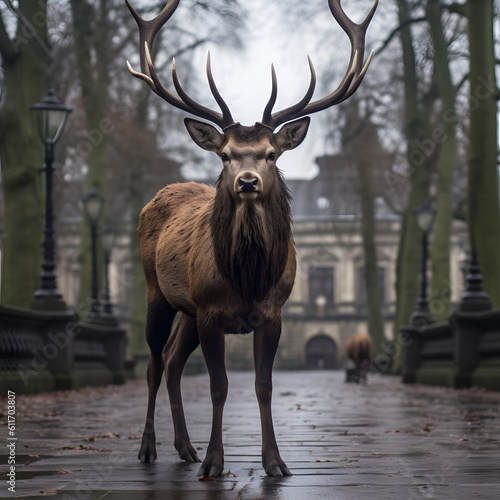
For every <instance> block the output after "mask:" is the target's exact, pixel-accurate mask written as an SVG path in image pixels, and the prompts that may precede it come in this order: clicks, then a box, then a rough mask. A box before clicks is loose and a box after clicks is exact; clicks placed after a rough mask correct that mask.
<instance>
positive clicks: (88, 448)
mask: <svg viewBox="0 0 500 500" xmlns="http://www.w3.org/2000/svg"><path fill="white" fill-rule="evenodd" d="M56 449H57V450H86V451H113V450H111V448H103V449H99V448H94V447H92V446H82V445H79V446H59V447H58V448H56Z"/></svg>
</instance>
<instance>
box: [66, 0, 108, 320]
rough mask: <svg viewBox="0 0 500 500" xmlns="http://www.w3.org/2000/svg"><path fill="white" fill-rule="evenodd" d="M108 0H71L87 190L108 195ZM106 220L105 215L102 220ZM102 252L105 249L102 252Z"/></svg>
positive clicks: (83, 264) (85, 257)
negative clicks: (96, 0)
mask: <svg viewBox="0 0 500 500" xmlns="http://www.w3.org/2000/svg"><path fill="white" fill-rule="evenodd" d="M106 2H107V0H101V1H100V3H99V8H97V7H96V8H95V9H94V8H93V7H92V5H91V4H90V3H89V2H88V0H71V10H72V15H73V32H74V37H75V42H74V44H75V56H76V57H75V59H76V66H77V73H78V81H79V83H80V89H81V95H82V102H83V108H84V111H85V117H86V128H85V130H84V132H83V134H84V137H83V138H82V141H83V142H82V147H80V149H79V151H81V152H82V153H83V154H86V155H87V162H88V174H87V190H88V189H89V188H90V187H91V186H94V187H95V188H96V189H97V191H98V192H99V194H100V195H101V196H105V195H106V190H107V189H106V180H107V175H108V148H107V146H108V134H109V133H110V130H111V129H112V126H111V122H109V121H108V120H107V117H106V104H107V94H108V87H109V73H108V72H109V40H108V34H109V30H107V29H106V23H107V12H106ZM100 223H101V224H102V219H101V221H100ZM101 253H102V252H101ZM90 259H91V241H90V228H89V225H88V223H87V221H86V220H83V224H82V233H81V244H80V291H79V295H78V297H79V299H78V303H79V310H80V311H83V310H84V309H85V305H86V304H88V299H89V296H90V287H91V283H90V277H91V272H90V268H91V260H90ZM98 264H99V265H98V270H99V277H100V283H99V287H101V286H102V284H103V283H102V279H103V276H104V275H103V272H102V270H103V260H102V255H99V262H98Z"/></svg>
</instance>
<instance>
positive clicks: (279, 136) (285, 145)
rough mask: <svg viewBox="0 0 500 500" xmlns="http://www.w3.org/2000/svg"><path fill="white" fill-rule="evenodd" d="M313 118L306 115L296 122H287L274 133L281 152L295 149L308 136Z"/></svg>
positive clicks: (277, 147) (277, 146)
mask: <svg viewBox="0 0 500 500" xmlns="http://www.w3.org/2000/svg"><path fill="white" fill-rule="evenodd" d="M310 122H311V119H310V118H309V117H308V116H306V117H305V118H300V119H299V120H295V121H294V122H290V123H286V124H285V125H283V127H281V129H280V130H279V131H278V132H277V133H276V134H274V142H275V145H276V149H277V150H278V152H279V154H281V153H283V152H284V151H288V150H290V149H295V148H296V147H297V146H298V145H299V144H300V143H301V142H302V141H303V140H304V139H305V137H306V134H307V130H308V128H309V123H310Z"/></svg>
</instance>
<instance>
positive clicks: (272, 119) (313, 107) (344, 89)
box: [262, 0, 378, 129]
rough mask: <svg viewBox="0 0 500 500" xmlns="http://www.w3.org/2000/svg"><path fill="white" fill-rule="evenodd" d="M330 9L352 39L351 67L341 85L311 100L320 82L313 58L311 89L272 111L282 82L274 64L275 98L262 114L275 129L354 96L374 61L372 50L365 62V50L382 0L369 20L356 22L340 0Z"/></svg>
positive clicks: (273, 88) (334, 2) (371, 11)
mask: <svg viewBox="0 0 500 500" xmlns="http://www.w3.org/2000/svg"><path fill="white" fill-rule="evenodd" d="M328 4H329V6H330V10H331V11H332V14H333V17H334V18H335V19H336V20H337V22H338V23H339V24H340V26H341V28H342V29H343V30H344V31H345V32H346V33H347V36H348V37H349V40H350V41H351V58H350V61H349V67H348V70H347V73H346V74H345V76H344V78H343V79H342V81H341V82H340V85H339V86H338V87H337V89H336V90H334V91H333V92H332V93H331V94H330V95H328V96H326V97H323V98H322V99H319V100H317V101H313V102H309V101H310V100H311V97H312V94H313V92H314V87H315V86H316V73H315V71H314V66H313V65H312V62H311V60H310V59H309V58H308V60H309V68H310V71H311V83H310V84H309V89H308V90H307V92H306V95H305V96H304V98H303V99H302V100H301V101H300V102H298V103H297V104H295V105H294V106H290V107H289V108H286V109H284V110H282V111H278V112H276V113H272V114H271V112H272V109H273V107H274V104H275V102H276V96H277V93H278V83H277V80H276V73H275V71H274V67H272V68H271V69H272V81H273V87H272V92H271V98H270V99H269V102H268V104H267V106H266V109H265V110H264V115H263V116H262V123H263V124H265V125H268V126H269V127H271V128H272V129H275V128H276V127H278V126H279V125H281V124H283V123H286V122H288V121H290V120H293V119H295V118H300V117H301V116H306V115H310V114H312V113H316V112H318V111H321V110H323V109H326V108H330V107H331V106H335V105H336V104H339V103H341V102H342V101H345V100H346V99H347V98H349V97H351V95H352V94H354V92H356V90H357V89H358V87H359V86H360V84H361V82H362V81H363V78H364V76H365V73H366V71H367V70H368V66H369V64H370V62H371V59H372V56H373V51H372V52H371V54H370V56H369V57H368V60H367V61H366V63H365V64H363V60H364V54H365V35H366V30H367V29H368V25H369V24H370V21H371V20H372V18H373V15H374V14H375V10H376V9H377V6H378V0H375V4H374V5H373V7H372V8H371V10H370V12H369V13H368V15H367V16H366V18H365V20H364V21H363V22H362V23H360V24H356V23H354V22H353V21H351V19H349V18H348V17H347V15H346V13H345V12H344V10H343V9H342V6H341V5H340V0H328Z"/></svg>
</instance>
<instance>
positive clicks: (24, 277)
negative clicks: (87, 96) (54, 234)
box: [0, 0, 47, 307]
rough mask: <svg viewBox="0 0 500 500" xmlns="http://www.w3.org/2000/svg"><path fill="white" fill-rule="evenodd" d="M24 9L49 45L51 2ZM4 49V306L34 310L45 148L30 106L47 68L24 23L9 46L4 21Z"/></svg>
mask: <svg viewBox="0 0 500 500" xmlns="http://www.w3.org/2000/svg"><path fill="white" fill-rule="evenodd" d="M19 9H20V10H21V12H22V13H23V14H24V16H25V17H26V18H27V19H28V20H29V21H33V26H34V27H35V29H36V30H37V33H38V35H39V36H40V38H41V39H42V40H43V41H44V42H46V41H47V35H46V25H45V23H41V22H40V19H44V20H45V13H46V1H45V0H24V1H23V2H20V5H19ZM35 20H38V22H34V21H35ZM0 50H1V52H2V59H3V70H4V78H5V81H4V92H5V95H4V96H3V101H4V102H3V106H2V109H1V111H0V161H1V165H2V186H3V194H4V204H5V212H4V232H5V234H4V239H3V248H2V290H1V293H2V295H1V301H2V303H3V304H5V305H12V306H17V307H29V306H30V304H31V302H32V299H33V292H34V291H35V290H37V289H38V287H39V282H40V271H41V260H42V250H41V246H40V245H41V240H42V228H43V206H44V205H43V201H44V192H43V176H42V174H41V172H40V169H41V168H42V166H43V157H44V154H43V145H42V142H41V140H40V138H39V136H38V132H37V127H36V123H35V119H34V116H32V115H31V114H30V111H29V107H30V106H31V105H32V104H34V103H36V102H38V101H40V100H41V99H42V98H43V97H44V95H45V93H46V90H47V89H46V75H47V64H46V62H45V60H44V58H43V57H42V54H41V52H40V50H39V48H38V47H37V46H36V45H35V43H34V41H33V39H32V38H30V36H28V35H27V34H26V31H25V28H24V26H23V25H22V24H19V25H18V29H17V33H16V36H15V38H14V39H13V40H12V41H10V40H9V39H8V36H7V33H6V31H5V29H4V25H3V22H2V21H1V19H0Z"/></svg>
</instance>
